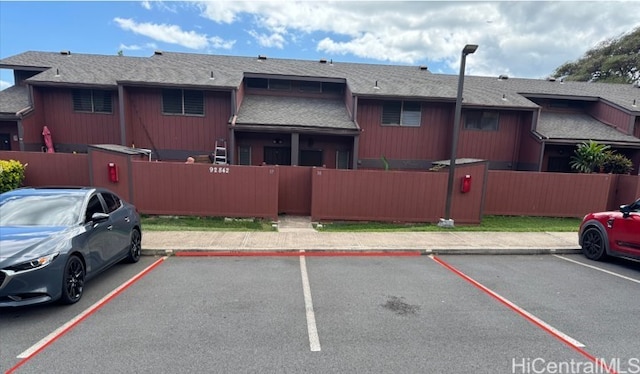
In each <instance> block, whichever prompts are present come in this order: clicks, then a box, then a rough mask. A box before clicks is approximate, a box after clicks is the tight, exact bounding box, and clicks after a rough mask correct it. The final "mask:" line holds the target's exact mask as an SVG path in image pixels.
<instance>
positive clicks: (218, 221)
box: [142, 216, 580, 232]
mask: <svg viewBox="0 0 640 374" xmlns="http://www.w3.org/2000/svg"><path fill="white" fill-rule="evenodd" d="M579 226H580V219H578V218H550V217H524V216H485V217H484V218H483V220H482V223H481V224H480V225H460V224H457V225H456V227H454V228H441V227H438V226H437V225H436V223H415V224H402V223H384V222H323V223H322V227H321V228H318V230H319V231H327V232H340V231H564V232H572V231H578V228H579ZM142 227H143V228H144V230H149V231H185V230H191V231H273V230H274V229H273V227H271V222H270V221H268V220H261V219H229V218H227V219H225V218H221V217H187V216H178V217H174V216H143V217H142Z"/></svg>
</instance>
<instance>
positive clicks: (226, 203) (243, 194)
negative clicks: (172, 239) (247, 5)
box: [131, 161, 278, 220]
mask: <svg viewBox="0 0 640 374" xmlns="http://www.w3.org/2000/svg"><path fill="white" fill-rule="evenodd" d="M131 166H132V174H133V189H134V191H135V195H134V201H135V204H136V207H137V208H138V210H139V211H140V212H142V213H147V214H177V215H195V216H220V217H263V218H269V219H274V220H275V219H277V215H278V168H277V167H252V166H233V165H224V166H220V165H210V164H191V165H186V164H183V163H175V162H144V161H134V162H132V164H131ZM221 171H222V172H221ZM167 176H171V177H170V180H167Z"/></svg>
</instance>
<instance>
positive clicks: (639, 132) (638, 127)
mask: <svg viewBox="0 0 640 374" xmlns="http://www.w3.org/2000/svg"><path fill="white" fill-rule="evenodd" d="M633 127H634V130H633V136H635V137H636V138H640V116H638V117H636V123H635V124H634V125H633Z"/></svg>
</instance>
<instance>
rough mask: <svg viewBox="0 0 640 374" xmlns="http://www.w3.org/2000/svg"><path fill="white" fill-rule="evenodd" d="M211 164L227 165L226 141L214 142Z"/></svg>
mask: <svg viewBox="0 0 640 374" xmlns="http://www.w3.org/2000/svg"><path fill="white" fill-rule="evenodd" d="M213 163H214V164H220V165H224V164H226V163H227V141H226V140H224V139H218V140H216V144H215V146H214V151H213Z"/></svg>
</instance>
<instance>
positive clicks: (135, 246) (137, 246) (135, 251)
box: [127, 229, 142, 263]
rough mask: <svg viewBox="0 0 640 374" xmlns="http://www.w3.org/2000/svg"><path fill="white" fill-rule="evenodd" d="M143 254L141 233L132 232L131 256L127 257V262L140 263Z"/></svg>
mask: <svg viewBox="0 0 640 374" xmlns="http://www.w3.org/2000/svg"><path fill="white" fill-rule="evenodd" d="M141 252H142V236H141V235H140V231H138V230H136V229H134V230H133V231H131V244H130V245H129V255H128V256H127V262H131V263H133V262H138V260H140V254H141Z"/></svg>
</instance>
